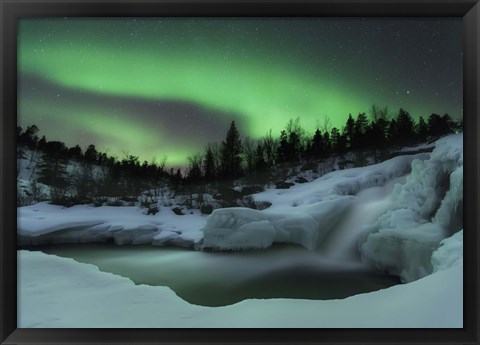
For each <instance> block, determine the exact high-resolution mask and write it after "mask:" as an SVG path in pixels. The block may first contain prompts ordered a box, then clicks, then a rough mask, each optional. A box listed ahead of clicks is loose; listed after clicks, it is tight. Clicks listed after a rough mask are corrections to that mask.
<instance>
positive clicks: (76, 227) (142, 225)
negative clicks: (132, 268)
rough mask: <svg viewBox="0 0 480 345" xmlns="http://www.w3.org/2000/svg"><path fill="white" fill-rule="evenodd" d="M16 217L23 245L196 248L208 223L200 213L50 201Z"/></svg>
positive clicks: (20, 211) (19, 212)
mask: <svg viewBox="0 0 480 345" xmlns="http://www.w3.org/2000/svg"><path fill="white" fill-rule="evenodd" d="M17 215H18V239H19V244H21V245H25V244H42V243H86V242H104V241H107V240H113V241H114V242H115V243H116V244H147V243H152V244H153V245H165V244H166V243H167V242H168V241H179V242H182V243H184V244H185V245H186V244H187V243H189V245H191V246H193V245H195V244H196V243H198V242H199V241H200V240H201V238H202V236H201V233H200V232H199V231H198V229H199V228H200V227H201V226H203V224H205V222H206V217H205V216H202V215H201V214H200V212H199V211H192V213H189V214H186V215H183V216H177V215H175V214H174V213H173V211H172V210H171V209H170V208H162V209H161V211H160V212H159V213H157V214H156V215H148V216H147V215H145V214H143V210H141V209H139V208H137V207H128V206H123V207H113V206H102V207H94V206H92V205H77V206H73V207H70V208H66V207H62V206H57V205H51V204H48V203H47V202H42V203H38V204H35V205H31V206H25V207H19V208H18V209H17ZM166 237H168V239H166ZM162 239H163V240H162ZM165 239H166V240H165Z"/></svg>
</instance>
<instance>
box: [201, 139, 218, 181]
mask: <svg viewBox="0 0 480 345" xmlns="http://www.w3.org/2000/svg"><path fill="white" fill-rule="evenodd" d="M203 171H204V173H205V179H206V180H207V181H212V180H213V179H214V178H215V176H216V175H217V174H216V171H217V168H216V166H215V159H214V157H213V152H212V148H211V147H210V145H208V147H207V152H206V153H205V157H204V159H203Z"/></svg>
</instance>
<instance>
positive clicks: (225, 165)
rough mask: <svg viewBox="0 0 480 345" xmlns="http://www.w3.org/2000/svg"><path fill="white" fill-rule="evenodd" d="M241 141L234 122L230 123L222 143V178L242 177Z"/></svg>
mask: <svg viewBox="0 0 480 345" xmlns="http://www.w3.org/2000/svg"><path fill="white" fill-rule="evenodd" d="M241 153H242V141H241V140H240V134H239V133H238V130H237V127H236V126H235V121H232V123H231V125H230V128H229V130H228V132H227V136H226V138H225V141H223V142H222V151H221V164H220V168H221V173H222V176H223V177H226V178H235V177H238V176H241V175H242V166H241V164H242V158H241Z"/></svg>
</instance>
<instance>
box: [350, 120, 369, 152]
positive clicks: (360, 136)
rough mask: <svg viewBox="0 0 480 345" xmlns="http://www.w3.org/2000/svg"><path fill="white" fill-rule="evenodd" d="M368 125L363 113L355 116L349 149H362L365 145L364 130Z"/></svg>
mask: <svg viewBox="0 0 480 345" xmlns="http://www.w3.org/2000/svg"><path fill="white" fill-rule="evenodd" d="M367 127H368V119H367V115H366V114H365V113H360V114H358V116H357V120H356V121H355V125H354V129H353V142H352V145H351V146H350V149H364V148H365V147H366V146H367V140H366V136H365V134H366V132H367Z"/></svg>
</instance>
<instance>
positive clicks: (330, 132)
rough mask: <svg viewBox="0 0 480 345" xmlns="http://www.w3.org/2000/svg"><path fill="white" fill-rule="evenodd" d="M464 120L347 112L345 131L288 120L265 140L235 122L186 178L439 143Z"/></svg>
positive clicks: (375, 110) (193, 160) (376, 110)
mask: <svg viewBox="0 0 480 345" xmlns="http://www.w3.org/2000/svg"><path fill="white" fill-rule="evenodd" d="M462 126H463V122H462V121H454V120H453V119H452V118H451V117H450V116H449V115H448V114H444V115H442V116H441V115H438V114H431V115H430V116H429V117H428V118H427V119H425V118H423V117H422V116H420V117H419V119H418V121H415V120H414V118H413V117H412V116H411V115H410V113H409V112H407V111H406V110H404V109H402V108H401V109H400V110H399V111H398V113H397V114H396V115H395V116H391V115H390V114H389V110H388V108H387V107H384V108H380V107H378V106H375V105H374V106H372V108H371V114H370V119H369V118H368V117H367V115H366V113H359V114H358V115H357V116H356V118H354V117H353V116H352V115H351V114H349V116H348V118H347V120H346V123H345V125H344V126H343V127H342V128H340V129H339V128H337V127H332V126H330V121H329V120H328V119H327V120H326V121H325V123H324V125H323V126H322V128H320V126H317V128H316V130H315V131H314V133H313V134H309V133H308V132H307V131H306V130H305V129H304V128H303V127H302V126H301V123H300V118H299V117H297V118H295V119H290V120H289V121H288V123H287V124H286V126H285V129H283V130H282V131H281V132H280V136H279V137H278V138H274V137H273V136H272V133H271V131H270V132H268V133H267V134H266V135H265V136H264V137H263V138H261V139H258V140H251V139H250V138H248V137H247V138H245V139H244V140H243V141H242V140H241V139H240V138H241V136H240V134H239V132H238V129H237V128H236V125H235V122H234V121H232V123H231V124H230V128H229V129H228V132H227V135H226V138H225V140H224V141H222V143H221V144H220V145H218V144H209V145H207V147H206V148H205V151H204V152H203V153H197V154H195V155H193V156H190V157H189V158H188V160H189V168H188V171H187V174H186V178H187V180H191V181H194V182H195V183H199V182H202V181H203V182H210V181H214V180H216V179H231V178H239V177H242V176H248V175H251V174H255V173H257V172H259V171H263V170H265V169H268V168H272V167H275V166H278V165H282V164H298V163H300V162H309V161H318V160H322V159H326V158H329V157H332V156H342V155H345V154H346V153H347V152H352V151H354V152H360V151H368V152H371V154H372V155H374V156H375V160H378V159H377V155H380V154H381V153H382V152H384V151H385V150H386V149H387V148H394V147H403V146H407V145H413V144H417V143H422V142H428V141H432V140H435V139H437V138H439V137H441V136H443V135H446V134H449V133H454V132H457V131H461V130H462Z"/></svg>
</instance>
